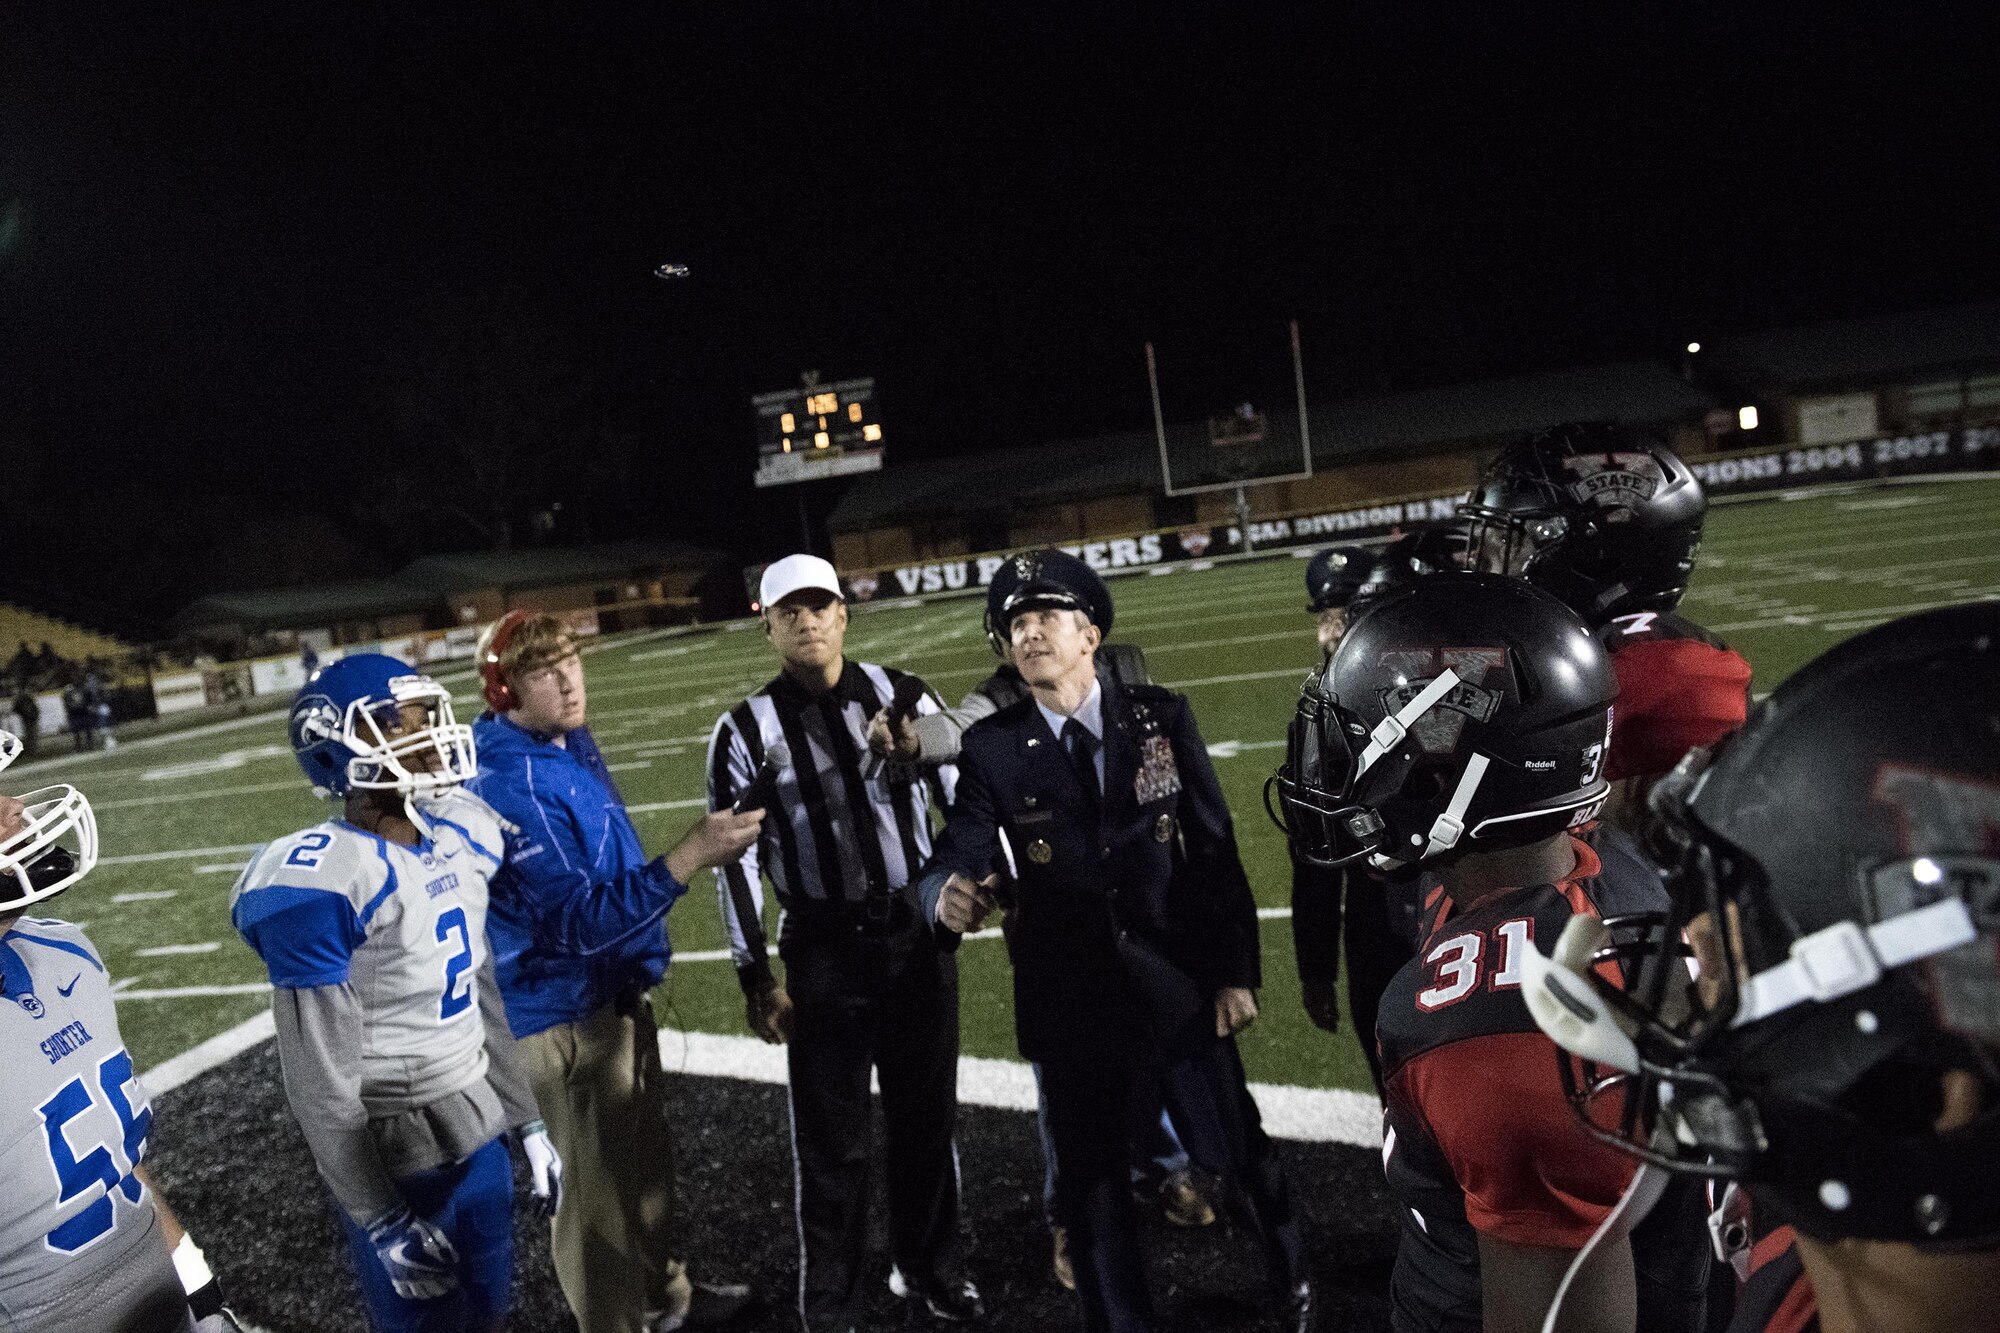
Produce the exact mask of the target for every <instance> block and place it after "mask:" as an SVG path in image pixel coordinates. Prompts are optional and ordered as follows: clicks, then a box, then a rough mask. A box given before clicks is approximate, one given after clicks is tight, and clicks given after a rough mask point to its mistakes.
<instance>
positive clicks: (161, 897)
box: [111, 889, 180, 903]
mask: <svg viewBox="0 0 2000 1333" xmlns="http://www.w3.org/2000/svg"><path fill="white" fill-rule="evenodd" d="M179 894H180V890H179V889H159V890H157V891H155V892H153V893H114V894H112V895H111V901H112V902H114V903H157V902H164V901H166V900H167V899H168V898H173V897H178V896H179Z"/></svg>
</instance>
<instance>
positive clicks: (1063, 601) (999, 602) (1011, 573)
mask: <svg viewBox="0 0 2000 1333" xmlns="http://www.w3.org/2000/svg"><path fill="white" fill-rule="evenodd" d="M1051 606H1061V607H1068V608H1070V609H1071V610H1075V611H1081V612H1083V613H1084V615H1086V616H1087V617H1089V618H1090V623H1091V624H1093V625H1095V626H1097V628H1098V629H1099V630H1100V631H1102V632H1104V633H1107V634H1108V633H1110V631H1111V619H1112V608H1111V590H1110V589H1109V588H1107V587H1105V586H1104V580H1103V579H1101V578H1099V577H1098V576H1097V571H1096V570H1094V569H1092V568H1091V567H1090V566H1089V565H1087V564H1085V563H1084V562H1083V561H1081V560H1079V559H1077V558H1076V557H1075V556H1073V555H1071V554H1070V553H1069V552H1067V551H1057V550H1043V551H1021V552H1018V553H1017V554H1015V555H1011V556H1009V557H1007V563H1005V564H1004V565H1002V566H1000V568H999V569H998V570H997V571H995V572H994V575H993V582H992V583H991V584H989V585H987V589H986V622H987V627H988V628H989V630H997V631H1000V632H1002V633H1004V632H1005V631H1006V629H1007V627H1008V626H1009V625H1011V624H1012V623H1013V620H1014V617H1015V616H1016V615H1019V614H1020V613H1021V612H1023V611H1027V610H1032V609H1034V608H1037V607H1051Z"/></svg>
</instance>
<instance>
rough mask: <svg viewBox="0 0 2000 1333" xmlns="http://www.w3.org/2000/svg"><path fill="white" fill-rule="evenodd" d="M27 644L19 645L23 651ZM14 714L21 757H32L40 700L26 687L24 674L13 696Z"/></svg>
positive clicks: (37, 735)
mask: <svg viewBox="0 0 2000 1333" xmlns="http://www.w3.org/2000/svg"><path fill="white" fill-rule="evenodd" d="M27 646H28V645H27V644H25V643H24V644H22V645H21V647H22V649H23V650H24V651H25V650H26V649H27ZM30 656H31V657H32V654H30ZM14 716H15V717H16V718H17V719H18V720H19V725H18V726H17V727H16V729H15V732H14V734H15V735H17V736H19V737H20V738H21V754H22V757H23V758H27V759H33V758H34V757H35V751H36V749H37V748H39V745H40V741H41V735H42V701H41V700H39V699H37V698H36V697H35V692H34V691H33V690H31V689H29V688H28V681H27V677H25V676H23V677H22V678H21V692H20V693H19V694H16V695H15V696H14Z"/></svg>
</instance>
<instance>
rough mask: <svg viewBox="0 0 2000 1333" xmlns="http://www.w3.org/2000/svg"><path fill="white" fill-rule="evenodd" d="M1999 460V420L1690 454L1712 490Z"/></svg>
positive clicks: (1912, 472) (1953, 468) (1915, 472)
mask: <svg viewBox="0 0 2000 1333" xmlns="http://www.w3.org/2000/svg"><path fill="white" fill-rule="evenodd" d="M1996 465H2000V426H1968V427H1966V428H1965V429H1963V430H1937V431H1919V432H1915V433H1912V434H1909V435H1887V436H1878V437H1877V438H1875V439H1872V440H1853V441H1850V442H1848V443H1846V444H1827V445H1805V444H1798V445H1787V446H1785V447H1783V448H1779V449H1763V450H1756V451H1752V452H1747V453H1740V454H1730V455H1727V456H1726V457H1715V458H1697V459H1689V460H1688V466H1689V467H1691V468H1693V469H1694V474H1695V476H1697V477H1699V478H1700V479H1701V484H1702V488H1703V489H1704V490H1706V491H1707V492H1708V493H1709V494H1710V495H1739V494H1744V493H1747V492H1752V491H1768V490H1779V489H1786V488H1790V487H1794V486H1810V485H1814V484H1816V483H1819V482H1829V481H1870V480H1875V479H1877V478H1881V477H1910V476H1919V475H1922V474H1926V473H1933V472H1957V471H1961V470H1964V469H1968V468H1984V467H1993V466H1996Z"/></svg>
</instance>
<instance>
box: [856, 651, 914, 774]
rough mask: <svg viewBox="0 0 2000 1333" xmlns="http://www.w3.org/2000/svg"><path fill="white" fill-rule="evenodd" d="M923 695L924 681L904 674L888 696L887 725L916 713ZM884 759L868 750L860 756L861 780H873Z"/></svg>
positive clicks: (907, 718) (906, 719)
mask: <svg viewBox="0 0 2000 1333" xmlns="http://www.w3.org/2000/svg"><path fill="white" fill-rule="evenodd" d="M923 697H924V683H923V682H922V681H920V680H918V679H917V678H916V677H915V676H905V677H903V678H902V679H901V680H899V681H897V682H896V692H895V693H894V694H892V695H890V696H889V726H890V727H891V729H893V728H894V727H895V725H896V723H897V722H899V721H901V722H907V721H909V720H910V719H911V718H913V717H915V716H916V715H917V703H918V701H919V700H921V699H922V698H923ZM885 762H886V761H885V760H884V759H883V757H882V756H881V755H879V754H876V753H875V752H874V751H873V750H870V751H869V752H868V753H867V754H865V755H863V756H861V780H862V781H863V782H873V781H874V780H875V775H876V774H877V773H880V772H881V771H882V765H883V764H884V763H885Z"/></svg>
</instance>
